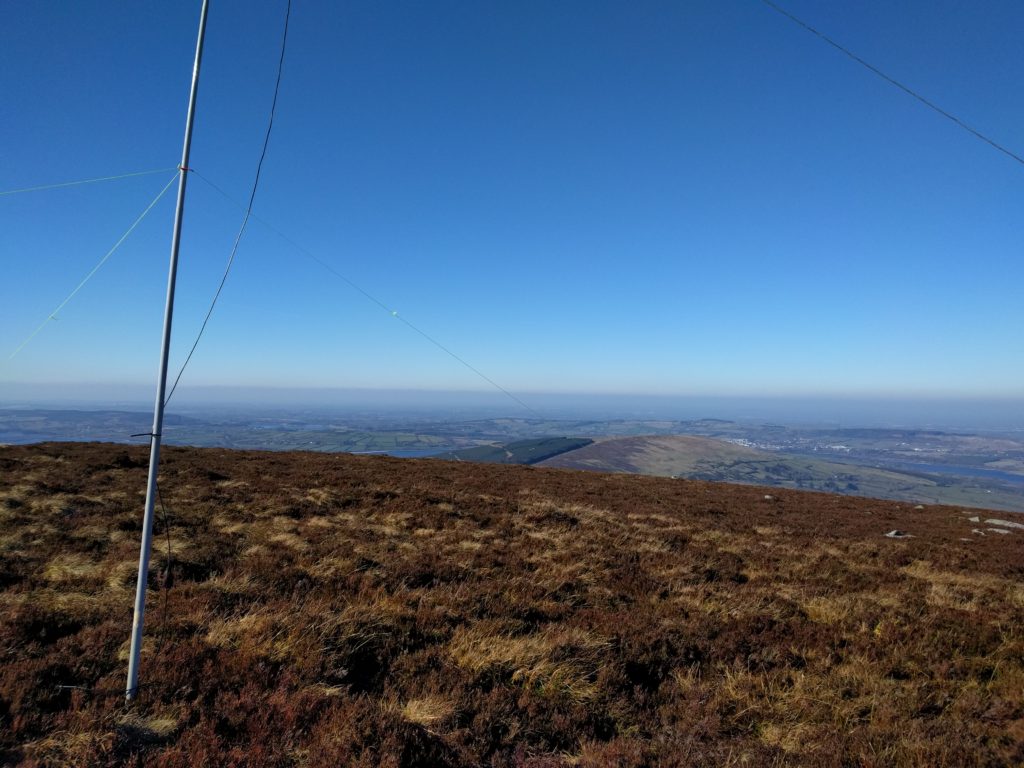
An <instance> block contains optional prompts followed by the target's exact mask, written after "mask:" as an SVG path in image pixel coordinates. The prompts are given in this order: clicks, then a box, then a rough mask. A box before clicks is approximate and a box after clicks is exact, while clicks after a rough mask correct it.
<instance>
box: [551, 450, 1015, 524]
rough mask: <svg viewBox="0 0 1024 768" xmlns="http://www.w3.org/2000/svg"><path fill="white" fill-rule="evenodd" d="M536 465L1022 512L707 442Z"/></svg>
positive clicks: (573, 454) (997, 499) (570, 454)
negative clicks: (770, 486)
mask: <svg viewBox="0 0 1024 768" xmlns="http://www.w3.org/2000/svg"><path fill="white" fill-rule="evenodd" d="M539 463H540V464H541V465H542V466H546V467H560V468H564V469H589V470H597V471H602V472H630V473H635V474H641V475H660V476H665V477H682V478H688V479H691V480H711V481H715V482H728V483H745V484H751V485H772V486H777V487H782V488H800V489H805V490H815V491H827V492H829V493H842V494H850V495H855V496H873V497H877V498H883V499H904V500H907V501H920V502H930V503H941V504H960V505H963V506H972V507H986V508H995V509H1005V510H1010V511H1024V496H1022V495H1021V494H1019V493H1016V494H1015V493H1012V492H1011V491H1008V490H1003V489H1001V488H999V487H998V486H992V485H991V484H987V483H985V482H984V481H983V480H981V479H976V478H968V477H955V476H952V475H931V474H924V473H920V472H909V471H907V472H901V471H897V470H891V469H882V468H876V467H870V466H861V465H857V464H846V463H840V462H836V461H824V460H821V459H816V458H811V457H808V456H804V455H794V454H787V453H781V452H776V451H764V450H760V449H757V448H751V447H749V446H744V445H738V444H736V443H732V442H729V441H726V440H716V439H714V438H708V437H692V436H684V435H654V436H648V437H614V438H599V439H596V440H594V441H593V442H592V443H591V444H590V445H587V446H585V447H582V448H578V449H575V450H571V451H567V452H564V453H561V454H559V455H558V456H555V457H552V458H549V459H545V460H544V461H542V462H539Z"/></svg>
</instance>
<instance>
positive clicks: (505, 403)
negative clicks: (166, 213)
mask: <svg viewBox="0 0 1024 768" xmlns="http://www.w3.org/2000/svg"><path fill="white" fill-rule="evenodd" d="M518 396H519V397H520V398H521V399H522V400H523V402H525V403H526V404H527V405H528V406H529V410H528V409H526V408H524V407H522V406H521V405H519V404H518V403H516V402H513V401H512V400H510V399H509V398H508V397H506V396H504V395H503V394H502V393H500V392H489V391H483V390H423V389H419V390H417V389H385V388H380V389H370V388H340V387H339V388H302V387H249V386H236V387H228V386H206V387H191V388H189V389H184V390H182V391H181V392H180V393H179V394H177V395H175V400H174V401H173V402H172V403H171V405H170V406H169V407H168V412H169V413H175V412H177V413H183V414H187V413H189V412H209V411H214V412H218V411H219V412H223V413H231V412H236V411H246V412H260V411H289V410H291V411H312V412H330V411H336V412H342V413H343V412H346V411H351V412H356V413H366V412H375V413H380V414H382V415H392V416H409V417H414V416H417V415H424V414H430V415H431V416H433V417H435V418H447V419H451V420H456V419H464V418H483V417H487V418H498V417H501V418H517V419H536V418H548V419H573V418H592V419H625V418H628V419H652V420H657V419H666V420H693V419H702V418H718V419H728V420H737V421H779V422H781V423H788V424H827V425H832V426H846V427H905V428H915V429H928V428H935V429H940V428H946V429H968V430H981V431H1018V430H1024V398H1004V399H978V398H948V397H947V398H938V397H916V398H914V397H895V396H884V395H877V396H873V397H865V396H859V397H855V396H850V397H841V396H837V395H831V396H829V395H825V396H789V397H786V396H760V397H757V396H751V395H718V396H714V395H708V394H692V395H651V394H636V393H617V394H609V393H582V392H580V393H566V392H543V393H538V392H533V393H519V394H518ZM152 405H153V388H152V387H146V386H144V385H141V384H137V385H127V384H96V383H93V384H82V385H77V386H72V385H58V384H49V385H38V384H37V385H32V386H23V387H19V386H17V385H12V384H10V383H5V384H2V385H0V408H17V407H30V408H82V409H85V410H102V409H113V410H118V409H124V410H133V411H136V410H140V411H148V410H151V409H152Z"/></svg>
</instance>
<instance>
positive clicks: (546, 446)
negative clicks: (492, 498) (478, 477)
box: [434, 437, 593, 464]
mask: <svg viewBox="0 0 1024 768" xmlns="http://www.w3.org/2000/svg"><path fill="white" fill-rule="evenodd" d="M592 442H593V440H590V439H588V438H585V437H544V438H540V439H539V440H516V441H515V442H512V443H505V444H504V445H479V446H476V447H473V448H463V449H461V450H458V451H449V452H448V453H442V454H439V455H437V456H435V457H434V458H436V459H447V460H454V461H472V462H483V463H487V464H537V463H538V462H541V461H544V460H546V459H550V458H551V457H553V456H558V455H559V454H561V453H565V452H566V451H575V450H577V449H579V448H583V447H585V446H588V445H590V444H591V443H592Z"/></svg>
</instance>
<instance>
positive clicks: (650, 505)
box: [0, 444, 1024, 768]
mask: <svg viewBox="0 0 1024 768" xmlns="http://www.w3.org/2000/svg"><path fill="white" fill-rule="evenodd" d="M145 457H146V449H145V448H134V447H132V448H126V447H124V446H116V445H98V444H45V445H38V446H23V447H5V448H0V763H2V764H5V765H26V766H36V765H39V766H43V765H54V766H56V765H60V766H65V765H71V766H94V765H95V766H121V765H126V766H136V765H145V766H168V767H169V766H183V767H184V766H310V768H313V767H316V766H367V767H368V766H394V767H397V766H533V767H534V768H554V766H621V767H622V768H636V767H638V766H690V765H694V766H730V765H736V766H740V765H742V766H783V765H806V766H1002V765H1021V764H1024V582H1022V576H1024V557H1022V554H1021V541H1022V539H1024V531H1022V530H1020V529H1015V528H1013V527H1012V526H1009V527H1007V526H1001V527H1000V526H998V525H996V524H988V523H986V522H985V519H986V518H1001V519H1003V520H1006V519H1007V517H1008V513H992V514H985V513H984V512H981V513H979V512H978V511H977V510H971V511H969V512H965V511H963V510H960V509H958V508H953V507H928V508H916V509H915V508H914V507H913V506H912V505H909V504H906V503H898V502H889V501H876V500H872V499H861V498H852V497H847V496H830V495H826V494H817V493H803V492H798V491H782V490H777V489H764V488H754V487H745V486H727V485H715V484H711V483H701V482H687V481H681V480H671V479H663V478H648V477H635V476H626V475H602V474H594V473H582V472H572V471H566V470H552V469H537V468H529V467H521V466H486V465H478V464H463V463H457V462H440V461H430V460H407V459H406V460H402V459H391V458H387V457H366V456H350V455H328V454H305V453H258V452H234V451H228V450H219V449H181V448H171V449H165V451H164V462H163V471H162V475H161V489H162V492H163V499H164V502H165V504H166V506H167V508H168V510H169V512H170V513H171V518H172V519H171V526H170V530H169V531H165V529H164V527H163V525H162V524H161V523H158V527H157V537H156V546H155V550H156V552H155V555H154V558H153V568H152V571H151V574H150V585H151V588H152V589H151V592H150V596H149V606H150V610H149V613H148V615H147V639H146V642H145V646H144V655H143V667H142V680H143V683H144V687H143V688H142V689H141V691H140V695H139V698H138V700H137V702H136V703H135V704H134V705H133V706H131V707H126V706H125V704H124V701H123V697H122V696H121V694H120V691H121V689H122V688H123V685H124V679H125V670H126V649H127V633H128V630H129V624H130V618H131V606H132V594H133V582H134V579H135V568H136V562H137V556H138V542H139V535H140V528H141V524H140V518H141V507H142V493H143V489H144V484H145V473H146V469H145ZM766 494H770V496H769V495H766ZM979 514H980V518H981V521H980V522H971V521H970V520H969V517H972V516H975V515H979ZM894 528H899V529H901V530H904V531H907V532H908V533H910V534H912V535H913V538H903V539H891V538H886V537H885V536H884V534H885V533H886V532H887V531H890V530H892V529H894ZM974 529H977V531H979V532H977V533H976V532H973V531H974ZM995 529H998V530H1002V531H1004V533H997V532H996V530H995ZM1005 531H1009V532H1008V533H1007V532H1005ZM168 547H169V549H170V552H171V554H172V559H173V564H172V567H171V571H170V575H171V577H172V579H171V581H172V584H173V586H171V588H170V589H167V588H166V586H165V580H164V574H163V571H164V568H165V556H166V549H167V548H168ZM59 686H78V687H59Z"/></svg>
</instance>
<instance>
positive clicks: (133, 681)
mask: <svg viewBox="0 0 1024 768" xmlns="http://www.w3.org/2000/svg"><path fill="white" fill-rule="evenodd" d="M209 5H210V3H209V0H203V8H202V11H200V15H199V38H198V40H197V41H196V61H195V65H194V66H193V68H192V90H191V92H190V93H189V97H188V117H187V118H186V119H185V144H184V147H183V148H182V150H181V165H180V166H179V169H178V174H179V178H178V205H177V208H176V209H175V211H174V234H173V237H172V239H171V266H170V270H169V272H168V274H167V304H166V306H165V308H164V330H163V338H162V340H161V342H160V372H159V375H158V376H157V386H156V405H155V406H154V408H153V431H152V433H150V437H149V441H150V442H149V445H150V450H149V479H148V480H147V482H146V512H145V515H144V516H143V518H142V548H141V550H140V552H139V578H138V581H137V582H136V585H135V615H134V617H133V619H132V641H131V653H130V655H129V657H128V687H127V689H126V690H125V698H126V699H127V700H128V701H131V700H132V699H133V698H134V697H135V694H136V692H137V691H138V687H139V653H140V652H141V650H142V625H143V619H144V617H145V614H146V581H147V576H148V573H149V553H150V547H151V544H152V541H153V507H154V504H155V502H156V476H157V471H158V470H159V468H160V433H161V432H162V431H163V425H164V393H165V392H166V390H167V357H168V353H169V352H170V347H171V318H172V316H173V315H174V283H175V280H176V278H177V274H178V247H179V245H180V244H181V221H182V217H183V216H184V213H185V186H186V184H187V183H188V156H189V150H190V149H191V145H192V120H193V118H194V117H195V113H196V94H197V93H198V91H199V63H200V62H201V61H202V58H203V38H204V36H205V35H206V13H207V10H208V9H209Z"/></svg>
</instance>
